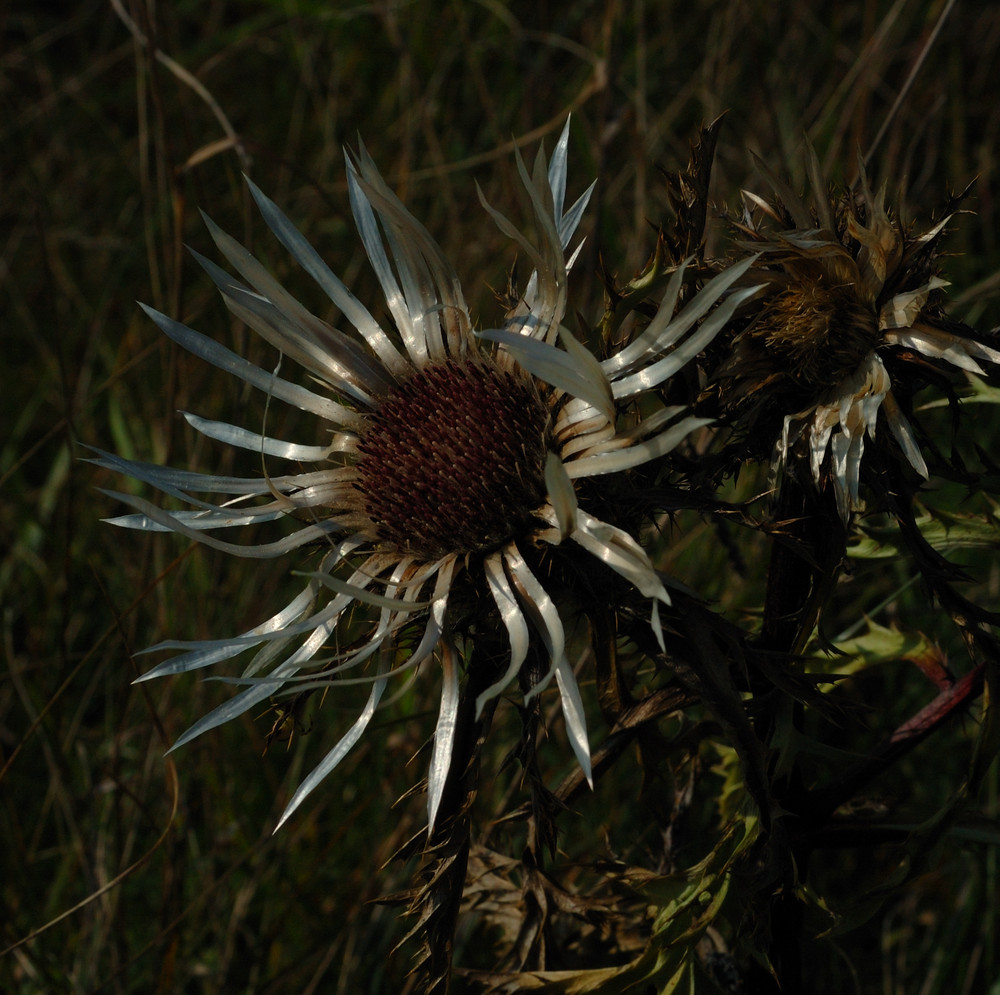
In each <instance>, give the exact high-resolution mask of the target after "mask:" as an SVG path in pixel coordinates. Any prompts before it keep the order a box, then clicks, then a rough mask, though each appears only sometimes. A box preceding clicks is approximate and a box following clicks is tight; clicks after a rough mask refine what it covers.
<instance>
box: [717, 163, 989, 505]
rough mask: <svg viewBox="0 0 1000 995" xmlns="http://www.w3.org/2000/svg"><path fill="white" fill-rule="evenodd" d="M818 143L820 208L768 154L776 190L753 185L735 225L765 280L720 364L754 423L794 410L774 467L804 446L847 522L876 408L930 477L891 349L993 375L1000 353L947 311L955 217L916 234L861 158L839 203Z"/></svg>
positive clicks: (815, 175) (737, 405)
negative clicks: (758, 190) (943, 255)
mask: <svg viewBox="0 0 1000 995" xmlns="http://www.w3.org/2000/svg"><path fill="white" fill-rule="evenodd" d="M807 152H808V156H809V159H808V163H809V172H810V182H811V185H812V188H813V189H812V193H813V202H812V206H810V205H809V204H808V203H807V202H806V201H804V200H803V199H802V198H800V197H798V196H796V194H795V193H794V192H792V191H791V190H790V189H789V188H788V186H787V185H786V184H784V183H782V181H781V180H780V179H778V178H777V177H776V176H775V175H774V174H773V173H772V172H771V171H770V170H768V169H767V167H766V166H764V164H763V163H761V162H758V167H759V169H760V172H761V173H762V175H763V176H764V178H765V179H766V180H767V181H768V182H769V184H770V185H771V187H772V189H773V190H774V192H775V194H776V198H775V200H774V201H773V202H769V201H767V200H765V199H763V198H762V197H759V196H757V195H756V194H753V193H750V192H749V191H744V192H743V197H744V205H745V206H744V213H743V217H742V219H741V221H740V222H738V223H737V227H738V228H739V229H740V230H741V231H742V232H743V233H745V234H746V235H748V236H750V239H749V241H748V242H747V243H746V246H745V247H746V248H747V249H748V250H750V251H753V252H754V253H757V254H758V255H759V260H758V262H757V263H756V265H755V268H754V270H753V273H752V276H753V278H754V279H755V280H760V281H762V282H763V283H764V284H765V286H766V288H767V291H766V293H765V295H763V297H762V300H761V302H760V304H759V306H758V310H757V313H756V316H755V317H754V319H753V320H752V321H751V322H750V324H749V325H748V326H747V328H746V329H745V331H743V332H742V333H741V334H740V335H738V336H737V337H736V339H735V341H734V343H733V347H732V354H731V357H730V358H729V359H728V361H727V363H726V364H725V368H724V369H723V371H722V373H721V376H722V377H724V378H729V379H730V380H731V385H730V387H728V388H726V389H727V390H729V391H731V394H730V400H729V402H728V403H729V405H730V406H731V408H732V409H733V410H734V411H739V412H740V415H739V417H741V418H743V420H744V421H746V422H748V423H750V427H751V431H752V429H753V423H754V422H757V421H766V420H767V419H768V415H764V417H763V418H762V417H761V415H760V414H759V413H764V412H768V413H773V412H775V411H780V410H782V408H783V410H784V420H783V425H782V428H781V432H780V435H779V437H778V439H777V440H776V444H775V450H774V466H775V467H778V466H780V465H781V464H787V463H788V462H789V461H790V460H791V458H792V453H793V450H794V449H795V447H796V446H797V445H799V444H801V446H802V454H803V456H804V457H805V459H806V460H807V461H808V465H809V472H810V475H811V476H812V479H813V481H814V483H815V484H816V485H817V486H818V487H819V486H821V485H822V483H823V481H824V479H830V480H831V481H832V484H833V488H834V492H835V495H836V500H837V507H838V509H839V511H840V514H841V517H842V518H843V519H844V520H845V521H847V519H848V518H849V516H850V513H851V511H852V510H854V509H855V508H857V507H858V506H859V504H860V495H859V483H860V475H861V463H862V457H863V455H864V451H865V439H866V437H867V438H869V439H872V440H874V438H875V432H876V427H877V424H878V418H879V412H881V413H882V415H883V417H884V419H885V423H886V424H887V425H888V428H889V431H890V432H891V433H892V436H893V437H894V439H895V440H896V443H897V444H898V446H899V450H900V452H901V453H902V455H903V457H904V458H905V459H906V461H907V462H908V463H909V464H910V466H912V467H913V469H914V470H915V471H916V472H917V473H918V474H920V475H921V476H922V477H925V478H926V477H927V476H928V469H927V464H926V462H925V460H924V457H923V455H922V453H921V451H920V446H919V444H918V442H917V439H916V437H915V435H914V432H913V428H912V426H911V424H910V422H909V420H908V419H907V417H906V415H905V414H904V413H903V411H902V410H901V408H900V405H899V402H898V400H897V397H896V395H895V394H894V391H893V387H894V384H893V379H892V376H891V375H890V372H889V369H888V368H887V366H886V363H885V361H884V358H885V357H887V356H888V355H895V356H896V357H897V359H899V358H900V357H903V356H905V355H906V353H910V354H916V362H915V363H914V365H915V366H919V365H920V364H921V363H922V362H924V359H921V358H920V357H925V358H926V359H929V360H932V361H944V362H946V363H949V364H950V365H951V366H953V367H956V368H958V369H962V370H966V371H968V372H970V373H975V374H978V375H985V374H984V371H983V369H982V368H981V367H980V365H979V363H978V362H977V360H984V361H986V362H988V363H1000V352H998V351H997V350H996V349H993V348H991V347H990V346H987V345H985V344H984V343H982V342H979V341H977V340H976V339H975V338H973V337H972V336H971V335H970V334H968V333H969V332H970V331H971V329H967V328H964V327H963V326H959V325H956V324H955V323H949V322H947V321H946V320H945V319H944V316H943V314H942V312H941V309H940V307H939V306H938V305H937V302H936V298H937V297H938V296H939V292H940V291H941V290H942V289H943V288H944V287H947V286H948V283H947V281H945V280H943V279H942V278H941V277H940V276H939V275H938V274H937V272H936V259H935V256H936V252H937V248H936V244H937V240H938V238H939V236H940V235H941V234H942V232H943V231H944V229H945V227H946V225H947V224H948V222H949V221H950V220H951V215H948V216H947V217H945V218H944V219H943V220H941V221H940V222H938V224H936V225H935V226H934V227H933V228H932V229H930V230H929V231H927V232H924V233H922V234H920V235H914V234H913V233H912V232H911V231H910V230H908V229H907V228H905V227H904V226H903V224H902V223H901V222H900V220H899V219H898V218H894V217H892V216H891V214H890V212H889V211H888V210H887V208H886V192H885V187H884V186H883V187H882V189H880V190H879V192H878V193H874V192H873V191H872V189H871V186H870V184H869V182H868V178H867V176H866V174H865V169H864V164H863V163H862V162H861V161H860V160H859V164H858V168H859V187H860V189H859V191H858V192H857V193H856V194H849V195H846V196H844V197H841V198H838V199H835V200H833V201H832V202H831V199H830V197H829V195H828V193H827V189H826V184H825V183H824V181H823V178H822V175H821V172H820V167H819V163H818V161H817V159H816V155H815V152H814V151H813V149H812V148H811V147H810V148H808V149H807ZM755 215H756V216H755ZM896 386H897V387H898V383H897V385H896ZM793 398H794V399H795V400H792V399H793ZM803 401H805V403H804V404H803ZM789 403H792V404H794V405H795V408H797V409H798V410H795V409H793V410H789V408H788V406H787V404H789ZM747 412H749V416H747V414H746V413H747ZM827 468H828V469H827Z"/></svg>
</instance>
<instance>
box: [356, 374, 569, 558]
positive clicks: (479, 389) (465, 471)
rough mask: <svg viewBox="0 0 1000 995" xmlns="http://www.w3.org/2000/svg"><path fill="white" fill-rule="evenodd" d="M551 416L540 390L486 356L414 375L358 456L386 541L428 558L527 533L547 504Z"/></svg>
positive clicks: (362, 485) (368, 507) (368, 508)
mask: <svg viewBox="0 0 1000 995" xmlns="http://www.w3.org/2000/svg"><path fill="white" fill-rule="evenodd" d="M549 436H550V429H549V411H548V408H547V406H546V404H545V403H544V401H543V400H542V399H541V398H540V397H539V394H538V390H537V388H536V387H535V384H534V383H533V382H532V381H531V380H530V379H528V378H527V377H525V376H524V375H518V374H516V373H511V372H508V371H505V370H501V369H499V368H498V367H497V366H496V365H495V364H494V363H492V362H491V361H489V360H487V359H483V358H480V357H476V358H471V359H468V360H448V361H446V362H443V363H439V364H436V365H434V366H429V367H427V368H425V369H423V370H420V371H419V372H418V373H416V374H414V375H413V376H412V377H410V379H409V380H407V381H406V382H405V383H404V384H403V385H402V386H401V387H399V389H398V390H395V391H393V392H392V393H391V394H390V395H389V396H388V397H386V398H385V399H384V400H383V402H382V404H381V405H380V406H379V408H378V410H377V411H376V413H375V414H374V415H373V416H372V419H371V423H370V425H369V426H368V428H366V430H365V431H364V433H363V435H362V438H361V441H360V443H359V445H358V450H359V452H360V454H361V458H360V460H359V461H358V464H357V470H358V487H359V489H360V491H361V494H362V495H363V501H364V510H365V514H366V515H367V517H368V518H369V519H370V521H371V522H372V524H373V526H374V527H375V530H376V533H377V536H378V539H379V540H380V541H382V542H384V543H386V544H387V545H391V546H393V547H395V548H397V549H399V550H406V551H408V552H412V553H415V554H417V555H418V556H422V557H425V558H427V559H436V558H439V557H441V556H445V555H447V554H448V553H459V554H464V553H473V552H485V551H487V550H490V549H495V548H497V547H499V546H501V545H502V544H503V543H505V542H507V541H508V540H510V539H511V538H513V537H515V536H517V535H518V534H520V533H522V532H523V531H525V530H526V529H529V528H530V527H531V525H532V521H533V517H534V512H535V511H536V510H537V509H538V508H539V507H540V506H541V504H542V503H543V502H544V500H545V494H546V491H545V459H546V452H547V449H548V442H549Z"/></svg>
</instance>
